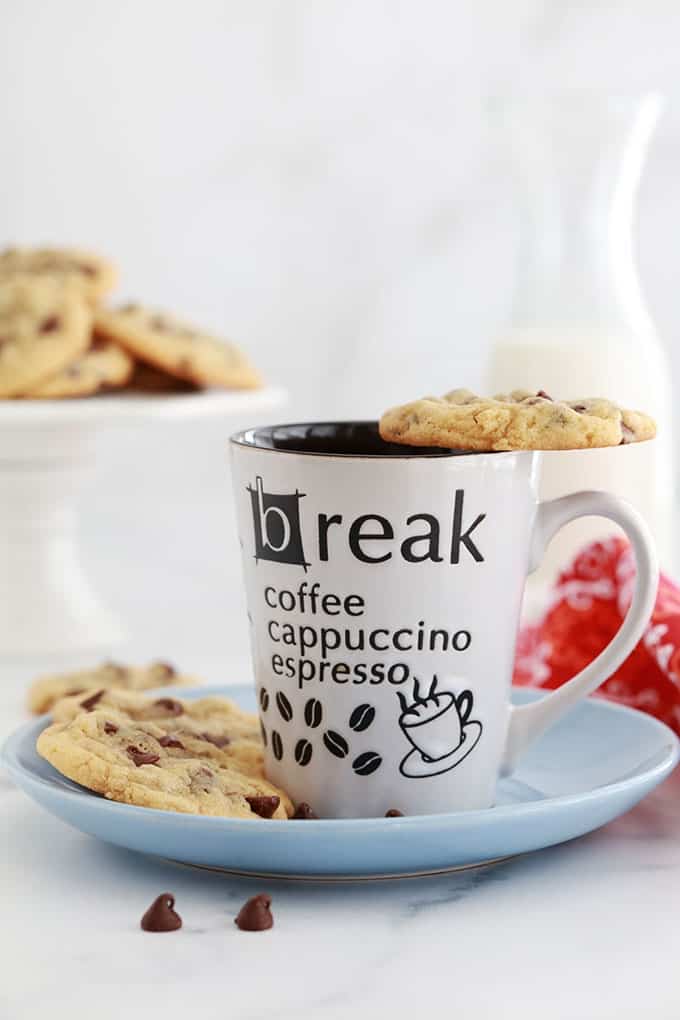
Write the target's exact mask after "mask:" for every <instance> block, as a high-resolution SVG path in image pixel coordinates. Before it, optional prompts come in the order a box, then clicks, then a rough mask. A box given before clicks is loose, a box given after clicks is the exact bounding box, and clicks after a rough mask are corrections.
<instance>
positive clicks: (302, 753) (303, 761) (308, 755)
mask: <svg viewBox="0 0 680 1020" xmlns="http://www.w3.org/2000/svg"><path fill="white" fill-rule="evenodd" d="M313 750H314V749H313V747H312V745H311V743H310V741H309V740H305V738H304V737H302V739H301V740H298V742H297V744H296V745H295V761H296V762H297V763H298V765H309V763H310V761H311V760H312V753H313Z"/></svg>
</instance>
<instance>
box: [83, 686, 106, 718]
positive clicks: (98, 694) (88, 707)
mask: <svg viewBox="0 0 680 1020" xmlns="http://www.w3.org/2000/svg"><path fill="white" fill-rule="evenodd" d="M103 696H104V688H103V687H102V689H101V691H95V692H94V694H91V695H90V696H89V698H84V699H83V700H82V701H81V702H80V707H81V708H84V709H85V711H86V712H91V711H92V709H93V708H94V706H95V705H96V704H97V702H98V701H99V700H100V698H102V697H103Z"/></svg>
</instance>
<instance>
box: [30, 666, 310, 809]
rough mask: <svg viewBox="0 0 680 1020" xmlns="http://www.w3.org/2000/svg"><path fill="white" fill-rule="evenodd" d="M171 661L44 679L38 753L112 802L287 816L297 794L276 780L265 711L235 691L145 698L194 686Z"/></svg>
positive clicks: (37, 696)
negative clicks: (257, 711)
mask: <svg viewBox="0 0 680 1020" xmlns="http://www.w3.org/2000/svg"><path fill="white" fill-rule="evenodd" d="M193 682H195V681H193V680H192V679H191V678H188V677H184V676H180V675H179V674H177V673H176V672H175V671H174V670H173V669H172V667H169V666H168V665H167V664H166V663H152V664H151V665H150V666H147V667H141V668H139V667H125V666H118V665H116V664H114V663H107V664H105V665H103V666H100V667H99V668H97V669H94V670H90V671H84V672H81V673H75V674H67V675H62V676H52V677H43V678H41V679H40V680H38V681H36V682H35V684H34V685H33V688H32V689H31V692H30V693H29V706H30V707H31V708H32V710H33V711H44V710H46V709H49V710H51V714H52V718H53V720H54V721H53V723H52V725H50V726H48V727H47V728H46V729H44V730H43V731H42V733H41V734H40V736H39V737H38V741H37V750H38V753H39V754H40V755H42V757H43V758H45V759H46V760H47V761H48V762H49V763H50V764H51V765H52V766H53V767H54V768H56V769H57V770H58V771H59V772H61V773H62V775H64V776H66V777H67V778H69V779H72V780H73V781H74V782H76V783H79V784H80V785H81V786H85V787H87V789H89V790H93V791H94V792H95V793H98V794H101V795H102V796H104V797H108V798H109V799H110V800H116V801H120V802H121V803H124V804H134V805H137V806H138V807H152V808H158V809H161V810H166V811H181V812H184V813H187V814H202V815H218V816H222V817H227V818H250V819H255V818H275V819H285V818H289V817H291V816H292V814H293V805H292V803H291V801H290V798H289V797H288V795H287V794H286V793H285V792H284V791H283V790H280V789H278V788H277V787H275V786H273V785H272V784H271V783H270V782H268V781H267V779H266V777H265V773H264V747H263V744H262V738H261V734H260V724H259V721H258V718H257V716H255V715H251V714H249V713H247V712H243V711H242V710H241V709H240V708H238V707H237V706H236V705H234V704H233V703H232V702H231V701H229V700H228V699H227V698H217V697H206V698H200V699H198V700H195V701H184V700H181V699H180V698H175V697H159V696H158V694H157V693H156V694H152V695H146V694H144V693H141V692H142V691H143V690H145V689H148V688H151V687H157V686H159V685H166V684H168V683H174V684H183V685H186V684H188V683H193Z"/></svg>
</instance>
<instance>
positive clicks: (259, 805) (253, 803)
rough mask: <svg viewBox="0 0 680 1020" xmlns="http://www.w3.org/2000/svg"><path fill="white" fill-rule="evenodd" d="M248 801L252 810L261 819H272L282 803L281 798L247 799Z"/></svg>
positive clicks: (262, 797)
mask: <svg viewBox="0 0 680 1020" xmlns="http://www.w3.org/2000/svg"><path fill="white" fill-rule="evenodd" d="M246 800H247V801H248V803H249V804H250V808H251V810H252V811H253V812H254V813H255V814H256V815H259V816H260V818H271V817H272V815H273V814H274V812H275V811H276V809H277V807H278V806H279V804H280V803H281V798H280V797H276V796H274V797H265V796H257V797H246Z"/></svg>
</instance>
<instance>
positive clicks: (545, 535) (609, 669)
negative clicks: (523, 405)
mask: <svg viewBox="0 0 680 1020" xmlns="http://www.w3.org/2000/svg"><path fill="white" fill-rule="evenodd" d="M587 516H597V517H608V518H609V520H611V521H614V522H615V523H616V524H619V525H620V526H621V527H622V528H623V530H624V531H625V533H626V535H627V536H628V538H629V540H630V544H631V546H632V547H633V553H634V555H635V563H636V566H637V577H636V580H635V591H634V593H633V599H632V602H631V605H630V608H629V610H628V612H627V614H626V618H625V620H624V621H623V623H622V625H621V627H620V628H619V630H618V632H617V633H616V635H615V636H614V637H613V638H612V640H611V641H610V642H609V644H608V645H607V647H606V648H604V649H603V650H602V651H601V652H600V654H599V655H598V656H597V657H596V658H595V659H593V661H592V662H591V663H589V664H588V665H587V666H586V667H585V669H582V670H581V672H580V673H577V674H576V676H574V677H572V678H571V680H567V681H565V683H563V684H562V685H561V686H560V687H558V688H557V690H555V691H553V692H552V693H551V694H548V695H546V696H545V697H544V698H541V700H540V701H536V702H533V703H532V704H529V705H521V706H516V707H512V708H511V710H510V721H509V725H508V734H507V739H506V743H505V753H504V758H503V764H502V767H501V774H502V775H507V774H508V773H510V772H512V770H513V769H514V768H515V766H516V764H517V761H518V760H519V758H520V756H521V755H522V754H523V753H524V751H525V750H526V749H527V747H528V746H529V744H531V743H532V742H533V741H534V740H536V738H537V737H540V736H541V734H542V733H544V732H545V731H546V730H547V729H548V727H549V726H552V724H553V723H554V722H556V721H557V720H558V719H559V718H560V717H561V716H562V715H564V713H565V712H567V711H568V710H569V709H570V708H571V707H572V706H573V705H574V704H575V703H576V702H577V701H579V700H580V699H581V698H584V697H585V696H586V695H588V694H592V692H593V691H594V690H596V688H598V687H599V686H600V684H601V683H603V682H604V681H605V680H606V679H607V678H608V677H610V676H611V675H612V673H614V672H615V670H617V669H618V668H619V666H620V665H621V663H622V662H623V661H624V659H626V658H627V657H628V655H629V654H630V653H631V652H632V650H633V648H634V647H635V645H636V644H637V642H638V641H639V640H640V638H641V636H642V633H643V631H644V629H645V626H646V625H647V622H648V620H649V617H650V616H651V612H652V608H653V606H654V601H655V599H656V591H657V586H658V581H659V567H658V564H657V559H656V552H655V549H654V543H653V541H652V537H651V535H650V533H649V529H648V528H647V525H646V524H645V522H644V520H643V519H642V517H641V516H640V514H639V513H638V512H637V511H636V510H634V509H633V507H632V506H630V505H629V504H628V503H625V502H624V501H623V500H621V499H618V498H617V497H616V496H613V495H611V494H610V493H608V492H595V491H593V492H575V493H573V494H571V495H569V496H563V497H562V498H561V499H553V500H550V501H549V502H546V503H541V504H540V506H539V507H538V512H537V515H536V523H535V525H534V532H533V536H532V540H531V551H530V561H529V571H530V572H531V571H532V570H535V569H536V567H537V566H538V564H539V563H540V561H541V558H542V556H543V553H544V552H545V548H546V546H547V545H548V542H549V541H550V539H551V538H552V537H553V535H554V534H555V533H556V532H557V531H559V529H560V528H562V527H564V525H565V524H568V523H569V521H573V520H575V519H576V518H577V517H587Z"/></svg>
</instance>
